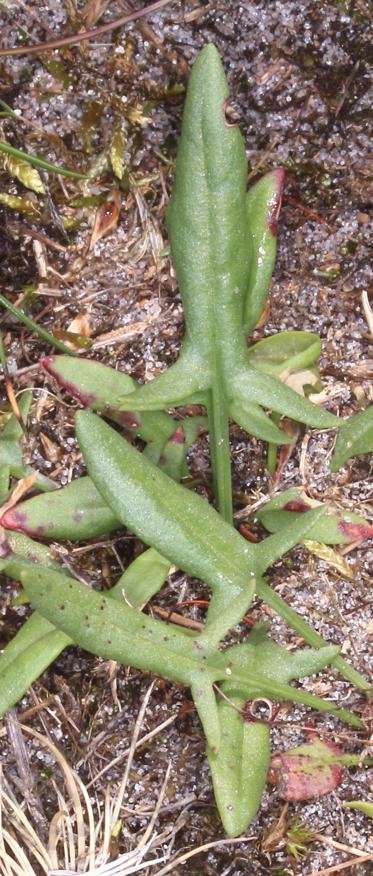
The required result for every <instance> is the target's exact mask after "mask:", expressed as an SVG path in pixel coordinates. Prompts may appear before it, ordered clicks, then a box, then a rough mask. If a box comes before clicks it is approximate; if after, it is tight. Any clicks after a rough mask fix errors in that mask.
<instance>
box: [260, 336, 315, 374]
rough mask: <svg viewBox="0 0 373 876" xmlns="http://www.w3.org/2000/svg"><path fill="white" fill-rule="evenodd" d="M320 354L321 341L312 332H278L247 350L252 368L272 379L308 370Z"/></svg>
mask: <svg viewBox="0 0 373 876" xmlns="http://www.w3.org/2000/svg"><path fill="white" fill-rule="evenodd" d="M320 354H321V341H320V338H319V336H318V335H316V334H314V333H313V332H296V331H290V332H279V333H278V334H277V335H272V337H270V338H264V339H263V340H262V341H258V343H257V344H253V345H252V347H250V348H249V350H248V356H249V362H250V365H251V366H252V367H253V368H256V369H257V370H258V371H262V372H263V373H264V374H271V375H273V377H281V375H283V374H284V372H287V373H290V372H293V371H299V370H303V369H304V368H309V367H310V366H311V365H314V363H315V362H316V361H317V359H318V358H319V356H320Z"/></svg>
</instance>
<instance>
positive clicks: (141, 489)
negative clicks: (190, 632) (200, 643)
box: [76, 411, 320, 611]
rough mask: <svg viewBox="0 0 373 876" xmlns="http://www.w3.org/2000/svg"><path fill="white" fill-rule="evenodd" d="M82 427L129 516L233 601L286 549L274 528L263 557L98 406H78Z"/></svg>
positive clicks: (105, 490)
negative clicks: (88, 408)
mask: <svg viewBox="0 0 373 876" xmlns="http://www.w3.org/2000/svg"><path fill="white" fill-rule="evenodd" d="M76 434H77V438H78V441H79V445H80V447H81V449H82V452H83V455H84V459H85V462H86V465H87V468H88V471H89V473H90V475H91V477H92V479H93V480H94V483H95V484H96V487H97V488H98V490H99V492H100V493H101V494H102V495H103V497H104V498H105V500H106V501H107V503H108V504H109V505H110V506H111V507H113V508H115V513H116V514H117V515H118V517H119V519H120V520H121V521H122V523H124V524H125V525H126V526H128V527H129V528H130V529H131V530H132V531H133V532H135V533H136V535H138V536H139V537H140V538H141V539H142V540H143V541H145V543H148V544H151V545H152V546H154V547H156V548H157V549H158V550H159V551H160V553H162V554H164V555H165V556H168V557H169V559H170V560H172V561H173V562H174V563H175V564H176V565H177V566H178V567H180V568H182V569H184V570H185V571H187V572H189V573H190V574H192V575H196V576H198V577H199V578H202V580H204V581H206V582H207V583H208V584H209V585H210V587H211V588H212V589H213V591H214V593H219V596H220V597H221V599H222V600H223V599H224V600H225V607H226V606H227V604H228V602H230V601H231V600H232V598H234V597H235V596H236V595H238V593H239V590H241V589H242V588H245V587H246V586H247V582H248V580H249V578H250V576H254V575H255V574H259V575H260V574H261V573H262V572H263V571H264V569H265V568H266V565H268V562H273V561H274V559H275V558H277V557H278V556H279V555H280V554H281V546H280V539H279V538H278V536H271V537H270V538H269V539H268V540H267V542H268V545H267V554H266V557H265V562H264V561H262V549H261V546H260V545H259V546H254V545H249V544H248V543H247V541H246V540H245V539H243V538H242V536H240V535H239V533H238V532H236V530H234V529H233V528H232V527H231V526H229V524H227V523H225V521H223V520H222V519H221V518H220V517H219V515H218V514H217V513H216V512H215V511H214V509H213V508H211V506H209V505H208V503H207V502H206V501H204V500H203V499H201V498H200V497H199V496H198V495H196V494H195V493H192V492H190V491H189V490H188V491H187V490H185V488H182V487H180V486H179V485H178V484H176V483H174V482H173V481H170V479H169V478H168V477H167V476H165V475H164V474H163V473H162V472H161V471H160V470H159V469H158V468H156V467H155V466H153V465H152V464H151V463H150V462H149V461H148V460H147V459H146V458H144V456H143V455H142V454H140V453H139V452H138V451H137V450H135V449H134V448H133V447H131V445H129V444H128V442H126V441H124V440H123V438H121V436H120V435H118V433H117V432H115V431H114V430H113V429H112V428H111V427H110V426H108V425H107V424H106V423H104V422H103V421H102V420H100V419H99V418H98V417H96V416H95V415H94V414H89V413H87V412H85V411H79V412H78V413H77V415H76ZM315 513H316V516H318V515H319V513H320V512H319V511H318V510H317V511H316V512H311V515H310V516H309V518H308V520H306V519H304V521H303V520H302V521H301V524H303V522H304V528H305V530H306V529H308V524H309V525H311V523H312V521H313V520H314V519H315V518H314V517H312V515H313V514H315ZM298 525H299V522H298ZM302 529H303V526H302ZM302 529H301V530H299V532H301V531H302ZM294 533H295V530H293V531H292V532H287V533H286V534H282V537H281V545H282V552H283V550H284V549H285V550H286V549H289V548H290V547H291V546H292V545H293V544H294V543H296V542H297V537H298V530H297V532H296V534H295V535H294ZM271 544H274V546H275V547H274V550H273V551H272V550H271ZM221 609H222V603H221V602H220V603H219V611H221Z"/></svg>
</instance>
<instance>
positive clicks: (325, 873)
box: [155, 854, 373, 876]
mask: <svg viewBox="0 0 373 876" xmlns="http://www.w3.org/2000/svg"><path fill="white" fill-rule="evenodd" d="M372 859H373V854H371V855H362V856H361V858H351V860H350V861H344V862H343V864H335V865H334V866H333V867H324V868H323V869H322V870H312V871H311V873H307V874H306V876H329V874H332V873H341V872H342V870H348V868H349V867H356V866H357V864H364V863H365V861H371V860H372ZM155 876H160V874H158V873H156V874H155Z"/></svg>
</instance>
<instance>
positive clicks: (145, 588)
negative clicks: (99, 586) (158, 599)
mask: <svg viewBox="0 0 373 876" xmlns="http://www.w3.org/2000/svg"><path fill="white" fill-rule="evenodd" d="M170 570H171V566H170V563H169V561H168V560H166V559H165V557H162V556H161V554H159V553H158V551H155V550H154V549H153V548H149V549H148V550H147V551H144V553H143V554H141V555H140V556H139V557H136V559H135V560H134V561H133V563H131V565H130V566H128V569H126V571H125V572H123V575H121V577H120V578H119V581H117V583H116V585H115V587H114V588H113V590H109V592H108V596H114V597H115V598H118V597H117V594H119V593H121V594H123V598H124V599H125V600H126V602H128V603H129V605H132V606H133V608H140V606H143V605H145V604H146V603H147V602H148V601H149V599H151V598H152V596H154V595H155V594H156V593H158V591H159V590H160V589H161V587H163V584H164V583H165V581H166V579H167V577H168V575H169V574H170Z"/></svg>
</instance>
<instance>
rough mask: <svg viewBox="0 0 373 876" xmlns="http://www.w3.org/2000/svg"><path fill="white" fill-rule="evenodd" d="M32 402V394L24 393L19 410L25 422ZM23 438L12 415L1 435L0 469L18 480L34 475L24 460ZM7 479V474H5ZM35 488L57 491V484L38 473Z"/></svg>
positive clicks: (29, 392)
mask: <svg viewBox="0 0 373 876" xmlns="http://www.w3.org/2000/svg"><path fill="white" fill-rule="evenodd" d="M31 402H32V392H31V391H27V392H24V393H22V395H21V397H20V400H19V409H20V412H21V414H22V418H23V420H24V422H27V417H28V414H29V410H30V406H31ZM22 438H23V431H22V428H21V426H20V424H19V422H18V420H17V417H16V416H15V414H12V415H11V417H10V418H9V420H8V422H7V423H6V425H5V426H4V429H3V430H2V432H1V434H0V469H2V468H3V467H5V469H6V470H7V471H8V472H9V473H10V474H11V475H13V476H14V477H16V478H24V477H27V475H29V474H33V472H34V469H33V468H32V466H30V465H25V464H24V462H23V458H22V450H21V439H22ZM5 479H6V474H5ZM34 486H35V487H36V488H37V489H39V490H42V491H49V490H55V489H56V484H54V483H53V481H51V480H50V478H47V477H45V475H42V474H40V472H37V473H36V480H35V482H34Z"/></svg>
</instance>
